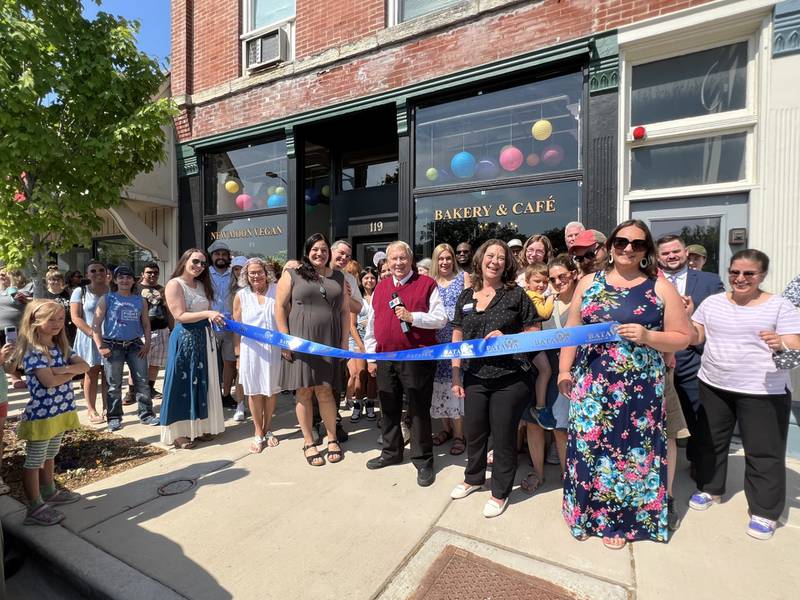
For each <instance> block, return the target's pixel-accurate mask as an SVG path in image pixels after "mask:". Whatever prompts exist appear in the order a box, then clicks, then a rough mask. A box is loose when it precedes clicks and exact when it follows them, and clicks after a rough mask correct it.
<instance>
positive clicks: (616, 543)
mask: <svg viewBox="0 0 800 600" xmlns="http://www.w3.org/2000/svg"><path fill="white" fill-rule="evenodd" d="M620 542H622V543H620ZM627 544H628V540H626V539H625V538H624V537H620V536H618V535H616V536H614V537H604V538H603V546H605V547H606V548H608V549H609V550H622V549H623V548H624V547H625V546H626V545H627Z"/></svg>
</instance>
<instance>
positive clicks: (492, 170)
mask: <svg viewBox="0 0 800 600" xmlns="http://www.w3.org/2000/svg"><path fill="white" fill-rule="evenodd" d="M499 174H500V169H499V168H498V167H497V165H496V164H495V163H494V161H491V160H489V159H488V158H484V159H483V160H481V161H478V164H477V165H476V166H475V175H476V177H478V179H494V178H495V177H497V176H498V175H499Z"/></svg>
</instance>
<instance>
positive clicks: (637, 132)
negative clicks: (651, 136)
mask: <svg viewBox="0 0 800 600" xmlns="http://www.w3.org/2000/svg"><path fill="white" fill-rule="evenodd" d="M646 137H647V130H646V129H645V128H644V127H642V126H641V125H638V126H636V127H634V128H633V139H635V140H643V139H644V138H646Z"/></svg>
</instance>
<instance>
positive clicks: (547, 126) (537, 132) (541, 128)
mask: <svg viewBox="0 0 800 600" xmlns="http://www.w3.org/2000/svg"><path fill="white" fill-rule="evenodd" d="M531 133H532V134H533V139H535V140H539V141H540V142H543V141H545V140H546V139H547V138H549V137H550V136H551V135H553V124H552V123H551V122H550V121H548V120H547V119H539V120H538V121H536V123H534V124H533V127H531Z"/></svg>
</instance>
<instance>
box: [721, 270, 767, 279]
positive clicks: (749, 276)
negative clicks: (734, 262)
mask: <svg viewBox="0 0 800 600" xmlns="http://www.w3.org/2000/svg"><path fill="white" fill-rule="evenodd" d="M728 275H729V276H730V277H732V278H733V279H738V278H739V276H740V275H741V276H742V277H744V278H745V279H752V278H753V277H755V276H757V275H761V271H737V270H735V269H728Z"/></svg>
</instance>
